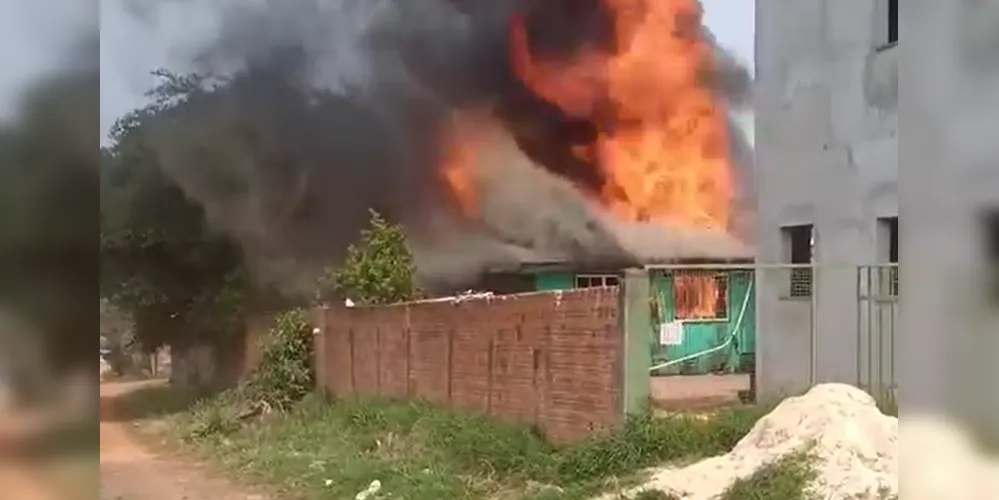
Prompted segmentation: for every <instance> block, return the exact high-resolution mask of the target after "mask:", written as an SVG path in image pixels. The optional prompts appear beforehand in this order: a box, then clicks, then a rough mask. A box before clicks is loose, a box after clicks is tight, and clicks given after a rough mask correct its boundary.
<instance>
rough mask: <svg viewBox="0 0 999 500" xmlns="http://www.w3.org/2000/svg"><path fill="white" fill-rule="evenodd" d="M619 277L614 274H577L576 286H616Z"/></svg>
mask: <svg viewBox="0 0 999 500" xmlns="http://www.w3.org/2000/svg"><path fill="white" fill-rule="evenodd" d="M619 283H620V279H619V278H618V276H617V275H616V274H577V275H576V288H596V287H602V286H617V285H618V284H619Z"/></svg>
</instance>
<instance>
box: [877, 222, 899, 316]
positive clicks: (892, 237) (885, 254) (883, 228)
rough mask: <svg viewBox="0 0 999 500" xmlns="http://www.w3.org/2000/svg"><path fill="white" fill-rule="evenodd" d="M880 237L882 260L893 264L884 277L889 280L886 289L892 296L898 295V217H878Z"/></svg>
mask: <svg viewBox="0 0 999 500" xmlns="http://www.w3.org/2000/svg"><path fill="white" fill-rule="evenodd" d="M878 239H879V240H880V243H879V246H880V250H879V253H880V257H881V259H880V261H881V262H885V261H887V262H888V263H889V264H893V265H892V266H890V267H888V271H887V273H886V274H887V276H886V277H885V278H882V279H884V280H886V281H887V290H885V291H886V292H887V293H888V296H890V297H898V217H884V218H881V219H878ZM882 290H884V288H882ZM881 293H884V292H881Z"/></svg>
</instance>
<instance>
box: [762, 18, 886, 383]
mask: <svg viewBox="0 0 999 500" xmlns="http://www.w3.org/2000/svg"><path fill="white" fill-rule="evenodd" d="M887 33H888V2H887V0H874V1H871V0H862V1H859V0H757V3H756V80H757V81H756V84H757V88H756V94H755V99H756V101H755V112H756V114H755V119H756V123H755V132H756V139H755V145H756V186H757V199H758V212H759V213H758V218H757V259H758V261H759V262H760V263H763V264H776V263H782V262H787V261H788V249H787V248H786V246H787V242H786V241H785V238H784V237H783V236H782V232H781V228H782V227H784V226H791V225H798V224H812V225H813V227H814V231H815V233H814V234H815V248H814V257H813V259H814V261H815V263H816V264H817V265H818V266H820V271H819V272H818V273H816V279H815V284H814V288H813V290H812V293H813V294H814V300H810V299H808V298H799V299H796V300H782V299H780V296H781V295H786V291H787V290H788V287H789V284H788V280H789V273H788V272H786V271H783V272H782V271H764V272H760V273H758V276H757V286H758V293H757V307H758V310H757V321H758V326H757V332H758V341H757V357H758V358H757V377H758V379H757V381H758V384H759V388H758V390H759V393H760V396H761V397H764V398H766V397H771V396H775V395H778V394H781V393H786V392H797V391H800V390H803V389H804V388H806V387H807V385H808V384H809V383H810V382H813V381H814V382H821V381H843V382H851V383H854V382H856V373H857V372H856V371H857V363H856V359H857V354H858V353H857V349H858V346H857V341H856V328H857V326H856V325H857V322H856V319H855V318H856V316H857V313H858V306H857V302H858V300H857V271H856V268H855V266H856V265H857V264H869V263H874V262H884V261H885V260H886V256H884V255H879V250H880V249H881V247H882V246H883V245H882V244H879V241H878V240H879V236H878V234H879V231H878V224H879V223H878V219H879V218H883V217H892V216H897V215H898V141H897V130H898V52H899V51H898V49H897V47H896V46H895V45H893V44H889V43H888V36H887ZM813 322H814V328H815V332H816V333H815V337H814V338H815V346H814V349H812V347H811V340H810V334H809V331H810V328H811V327H812V324H813ZM812 352H814V353H816V354H817V357H816V359H815V364H814V367H813V366H812V365H811V363H810V362H809V356H810V354H811V353H812ZM813 379H814V380H813Z"/></svg>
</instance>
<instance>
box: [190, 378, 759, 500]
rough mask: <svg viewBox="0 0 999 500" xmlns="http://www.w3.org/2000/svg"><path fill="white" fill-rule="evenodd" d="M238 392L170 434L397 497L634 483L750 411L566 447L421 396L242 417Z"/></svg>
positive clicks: (734, 432) (301, 486) (563, 490)
mask: <svg viewBox="0 0 999 500" xmlns="http://www.w3.org/2000/svg"><path fill="white" fill-rule="evenodd" d="M241 404H242V403H241V402H240V401H239V399H238V398H234V397H231V396H228V397H221V398H215V399H211V400H202V401H201V402H200V403H199V404H197V405H196V406H195V407H194V408H193V409H192V410H191V411H190V412H188V413H184V414H180V415H178V416H177V417H175V418H174V419H172V420H171V424H172V425H171V426H170V428H171V432H173V433H174V436H175V437H177V438H181V439H184V440H186V441H187V443H188V444H189V445H190V446H192V447H193V450H195V451H196V452H197V453H199V454H201V456H203V457H207V458H209V459H212V460H214V461H216V462H218V463H220V464H222V465H223V466H224V467H226V468H228V469H229V470H230V471H233V472H235V473H238V475H239V477H241V478H244V479H249V480H251V481H253V482H257V483H261V484H265V485H269V486H271V487H274V488H276V489H278V490H279V491H280V492H281V494H282V498H303V499H312V498H315V499H319V498H323V499H327V498H353V496H354V495H355V494H356V493H357V492H359V491H361V490H363V489H365V488H366V487H367V486H368V485H369V484H370V483H371V482H372V481H374V480H378V481H380V482H381V484H382V491H383V492H384V493H385V494H386V495H391V496H392V497H393V498H407V499H415V500H419V499H438V498H490V497H496V496H502V495H510V497H512V498H536V499H572V498H586V497H588V496H589V495H592V494H594V493H596V492H598V491H600V490H604V489H608V488H621V487H625V486H628V485H631V484H633V483H634V481H636V480H637V479H639V478H640V471H641V469H643V468H645V467H648V466H652V465H656V464H660V463H663V462H673V461H682V462H686V461H689V460H692V459H697V458H703V457H705V456H708V455H714V454H719V453H723V452H725V451H727V450H728V449H730V448H731V447H732V446H733V445H734V444H735V442H736V441H737V440H738V439H739V438H740V437H741V436H742V435H744V434H745V433H746V432H747V431H748V430H749V428H750V427H751V426H752V424H753V423H754V421H755V418H756V416H757V415H756V413H755V412H753V411H750V410H739V411H733V412H729V413H725V414H721V415H719V416H718V417H717V418H710V419H703V418H694V417H688V416H675V417H670V418H665V419H653V418H637V419H634V420H632V421H631V422H629V423H628V425H627V426H626V427H625V428H624V429H623V430H622V431H621V432H620V433H618V434H616V435H613V436H610V437H606V438H602V439H597V440H594V441H592V442H588V443H583V444H580V445H577V446H572V447H568V448H563V449H559V448H554V447H552V446H550V445H548V444H547V443H546V442H545V441H544V440H543V439H542V438H541V437H540V436H539V435H538V433H537V432H536V431H535V430H534V429H531V428H529V427H527V426H522V425H513V424H503V423H498V422H496V421H494V420H491V419H488V418H485V417H477V416H469V415H466V414H461V413H457V412H454V411H451V410H445V409H441V408H437V407H434V406H431V405H428V404H423V403H416V402H410V403H405V402H393V401H383V400H365V401H360V400H351V401H347V400H343V401H330V400H326V399H323V398H320V397H316V396H310V397H308V398H306V400H304V401H303V402H302V403H301V404H299V405H296V406H294V407H293V408H292V409H291V410H290V411H289V412H288V413H286V414H282V415H281V417H280V418H261V419H257V420H254V421H245V420H243V421H241V420H239V417H238V415H240V414H241V413H242V410H241Z"/></svg>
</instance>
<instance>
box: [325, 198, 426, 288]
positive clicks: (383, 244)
mask: <svg viewBox="0 0 999 500" xmlns="http://www.w3.org/2000/svg"><path fill="white" fill-rule="evenodd" d="M413 271H414V264H413V255H412V254H411V253H410V251H409V248H408V247H407V246H406V234H405V233H404V232H403V230H402V227H400V226H398V225H396V224H391V223H389V222H388V221H386V220H385V219H384V218H383V217H382V216H381V215H379V214H378V213H377V212H375V211H374V210H372V211H371V221H370V223H369V226H368V228H367V229H364V230H362V231H361V241H360V245H351V246H350V247H349V248H348V249H347V258H346V259H345V260H344V262H343V264H342V265H341V266H339V267H335V268H333V269H332V270H331V271H330V272H328V273H327V274H326V276H324V278H323V280H322V281H321V283H320V294H321V296H320V298H322V299H326V298H329V295H330V293H329V292H332V293H333V294H336V295H341V296H343V297H345V298H349V299H350V300H351V301H353V302H355V303H359V304H391V303H393V302H402V301H406V300H412V299H414V298H415V297H416V296H417V291H416V288H415V287H414V285H413Z"/></svg>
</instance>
